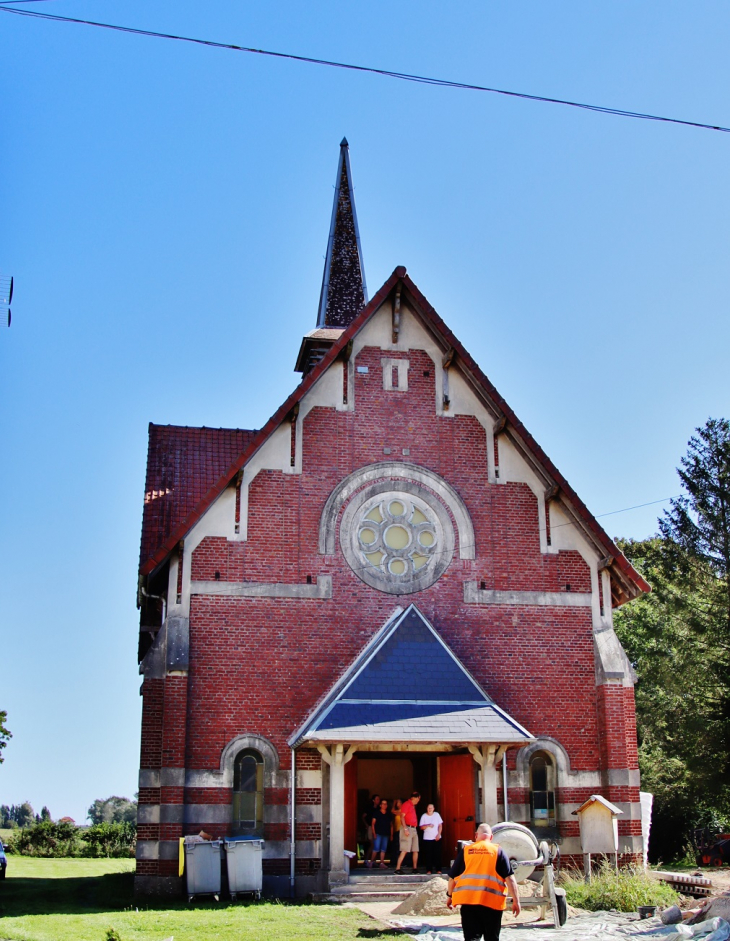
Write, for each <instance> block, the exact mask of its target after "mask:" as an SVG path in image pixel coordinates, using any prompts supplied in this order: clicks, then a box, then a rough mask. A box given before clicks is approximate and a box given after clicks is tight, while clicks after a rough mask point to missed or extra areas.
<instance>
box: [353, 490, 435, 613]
mask: <svg viewBox="0 0 730 941" xmlns="http://www.w3.org/2000/svg"><path fill="white" fill-rule="evenodd" d="M340 545H341V546H342V551H343V553H344V556H345V558H346V559H347V562H348V564H349V565H350V567H351V568H352V570H353V572H354V573H355V574H356V575H357V577H358V578H360V579H362V581H364V582H366V583H367V584H368V585H371V586H372V587H373V588H377V589H379V590H380V591H386V592H388V593H389V594H394V595H407V594H411V593H412V592H416V591H422V590H423V589H424V588H428V586H429V585H433V583H434V582H435V581H436V580H437V579H438V578H440V577H441V575H442V574H443V573H444V572H445V571H446V569H447V568H448V566H449V564H450V562H451V559H452V556H453V554H454V529H453V526H452V523H451V519H450V518H449V514H448V512H447V510H446V508H445V507H444V506H443V504H442V503H441V501H440V500H439V499H438V498H436V497H435V496H434V494H432V493H431V492H430V491H428V490H427V489H426V488H425V487H422V486H419V485H418V484H417V483H415V482H412V481H405V480H403V481H399V482H398V485H397V486H395V487H394V486H393V482H391V481H387V480H382V481H376V482H373V483H372V484H371V485H370V486H369V487H367V488H365V489H363V490H361V491H360V492H359V493H357V494H356V495H355V496H353V498H352V499H351V500H350V502H349V503H348V505H347V507H346V509H345V511H344V513H343V515H342V522H341V525H340Z"/></svg>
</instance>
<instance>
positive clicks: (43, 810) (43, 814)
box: [41, 807, 53, 821]
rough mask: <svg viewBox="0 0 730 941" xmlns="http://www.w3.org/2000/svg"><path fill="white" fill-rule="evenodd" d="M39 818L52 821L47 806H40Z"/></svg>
mask: <svg viewBox="0 0 730 941" xmlns="http://www.w3.org/2000/svg"><path fill="white" fill-rule="evenodd" d="M41 820H50V821H53V817H51V812H50V810H49V809H48V808H47V807H42V808H41Z"/></svg>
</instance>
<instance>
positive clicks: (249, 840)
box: [223, 836, 264, 843]
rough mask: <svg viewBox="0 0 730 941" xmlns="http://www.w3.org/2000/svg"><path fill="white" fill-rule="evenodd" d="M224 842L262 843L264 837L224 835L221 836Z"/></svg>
mask: <svg viewBox="0 0 730 941" xmlns="http://www.w3.org/2000/svg"><path fill="white" fill-rule="evenodd" d="M223 839H224V841H225V842H226V843H263V842H264V838H263V837H261V836H225V837H223Z"/></svg>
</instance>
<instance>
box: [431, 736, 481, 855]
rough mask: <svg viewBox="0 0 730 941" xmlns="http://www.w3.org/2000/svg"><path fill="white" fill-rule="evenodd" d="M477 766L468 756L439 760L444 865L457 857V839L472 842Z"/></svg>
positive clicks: (439, 807)
mask: <svg viewBox="0 0 730 941" xmlns="http://www.w3.org/2000/svg"><path fill="white" fill-rule="evenodd" d="M475 768H476V763H475V762H474V759H473V758H472V756H471V755H441V756H440V757H439V778H438V780H439V806H438V811H439V813H440V814H441V816H442V817H443V820H444V826H443V831H442V836H441V839H442V840H443V847H442V852H443V861H444V865H448V863H449V862H450V861H451V860H452V859H454V857H455V856H456V841H457V840H473V839H474V831H475V829H476V824H475V812H476V799H475V793H474V792H475Z"/></svg>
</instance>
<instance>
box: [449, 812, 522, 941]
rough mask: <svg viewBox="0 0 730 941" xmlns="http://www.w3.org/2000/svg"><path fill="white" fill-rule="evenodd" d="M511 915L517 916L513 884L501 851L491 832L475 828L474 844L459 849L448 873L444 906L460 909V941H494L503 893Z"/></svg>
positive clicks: (517, 901) (503, 905) (517, 898)
mask: <svg viewBox="0 0 730 941" xmlns="http://www.w3.org/2000/svg"><path fill="white" fill-rule="evenodd" d="M508 889H509V894H510V895H511V896H512V913H513V914H514V915H519V913H520V910H521V906H520V896H519V893H518V891H517V880H516V879H515V876H514V872H513V871H512V864H511V863H510V861H509V859H508V858H507V855H506V854H505V852H504V850H503V849H502V848H501V847H499V846H498V845H497V844H496V843H493V842H492V828H491V827H490V826H489V824H487V823H481V824H479V827H478V828H477V832H476V834H475V835H474V842H473V843H469V844H468V845H467V846H465V847H463V849H460V850H459V852H458V854H457V857H456V859H455V861H454V865H453V866H452V867H451V870H450V871H449V885H448V888H447V889H446V904H447V905H448V907H449V908H453V907H454V906H455V905H460V906H461V927H462V929H463V931H464V941H481V939H482V938H484V941H498V939H499V932H500V930H501V928H502V912H503V911H504V910H505V908H506V907H507V890H508Z"/></svg>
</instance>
